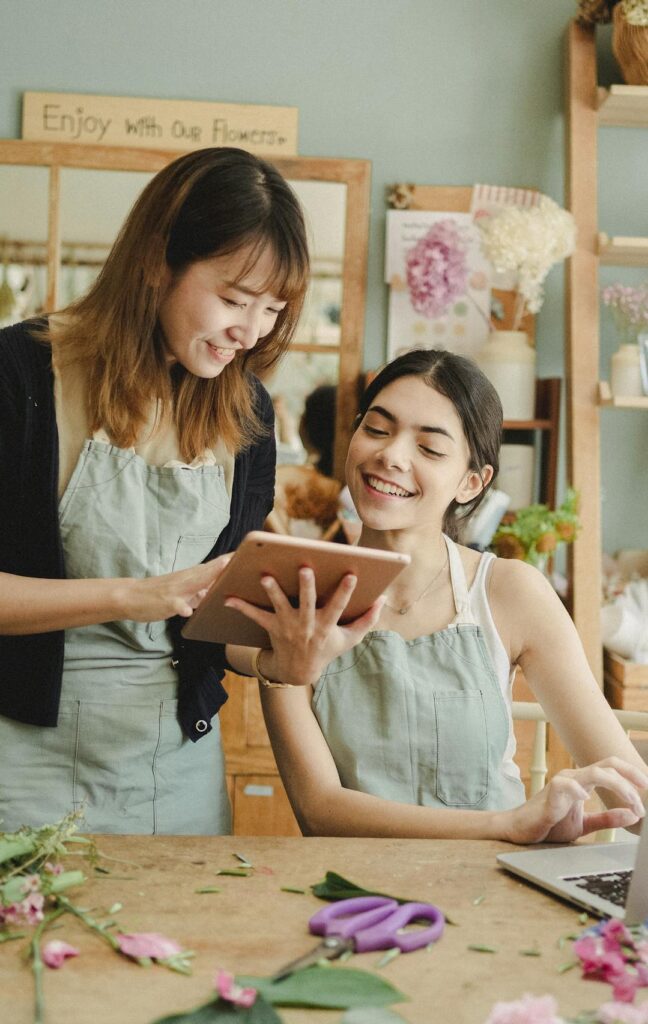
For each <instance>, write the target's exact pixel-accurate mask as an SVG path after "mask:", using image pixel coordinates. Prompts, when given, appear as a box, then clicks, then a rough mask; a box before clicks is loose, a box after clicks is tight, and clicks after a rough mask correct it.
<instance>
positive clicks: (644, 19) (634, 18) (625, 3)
mask: <svg viewBox="0 0 648 1024" xmlns="http://www.w3.org/2000/svg"><path fill="white" fill-rule="evenodd" d="M621 10H622V11H623V16H624V18H625V20H626V21H627V23H628V25H640V26H643V27H645V26H646V25H648V0H621Z"/></svg>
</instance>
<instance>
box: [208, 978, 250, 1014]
mask: <svg viewBox="0 0 648 1024" xmlns="http://www.w3.org/2000/svg"><path fill="white" fill-rule="evenodd" d="M214 985H215V987H216V991H217V992H218V994H219V996H220V997H221V999H225V1000H226V1002H228V1003H233V1004H234V1006H243V1007H249V1006H252V1004H253V1003H254V1000H255V999H256V997H257V990H256V989H255V988H243V987H242V986H241V985H237V984H236V982H235V981H234V975H233V974H230V972H229V971H223V970H219V971H218V973H217V975H216V980H215V982H214Z"/></svg>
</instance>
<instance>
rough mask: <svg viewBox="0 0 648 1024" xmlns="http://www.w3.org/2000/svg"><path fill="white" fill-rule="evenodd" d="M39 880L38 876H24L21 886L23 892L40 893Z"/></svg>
mask: <svg viewBox="0 0 648 1024" xmlns="http://www.w3.org/2000/svg"><path fill="white" fill-rule="evenodd" d="M40 887H41V880H40V875H25V878H24V881H23V883H22V885H21V887H20V888H21V889H22V891H23V892H40Z"/></svg>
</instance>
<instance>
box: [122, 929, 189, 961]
mask: <svg viewBox="0 0 648 1024" xmlns="http://www.w3.org/2000/svg"><path fill="white" fill-rule="evenodd" d="M115 938H116V940H117V945H118V946H119V952H120V953H123V954H124V956H130V957H132V958H133V960H139V959H140V958H142V957H143V958H148V959H150V960H166V959H167V958H168V957H170V956H175V955H176V953H181V952H182V950H181V949H180V946H179V945H178V943H177V942H174V941H173V939H167V938H166V936H164V935H158V934H157V933H156V932H131V933H130V934H128V935H124V934H119V935H116V936H115Z"/></svg>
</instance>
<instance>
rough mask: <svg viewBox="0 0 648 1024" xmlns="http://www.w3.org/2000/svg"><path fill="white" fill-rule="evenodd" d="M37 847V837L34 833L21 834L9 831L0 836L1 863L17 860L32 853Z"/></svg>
mask: <svg viewBox="0 0 648 1024" xmlns="http://www.w3.org/2000/svg"><path fill="white" fill-rule="evenodd" d="M35 848H36V839H35V837H34V836H33V835H21V834H20V833H19V832H18V833H17V834H14V833H11V832H8V833H7V834H6V835H4V836H2V838H0V864H4V862H5V861H7V860H16V859H17V858H19V857H24V856H25V854H26V853H31V852H32V851H33V850H34V849H35Z"/></svg>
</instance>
